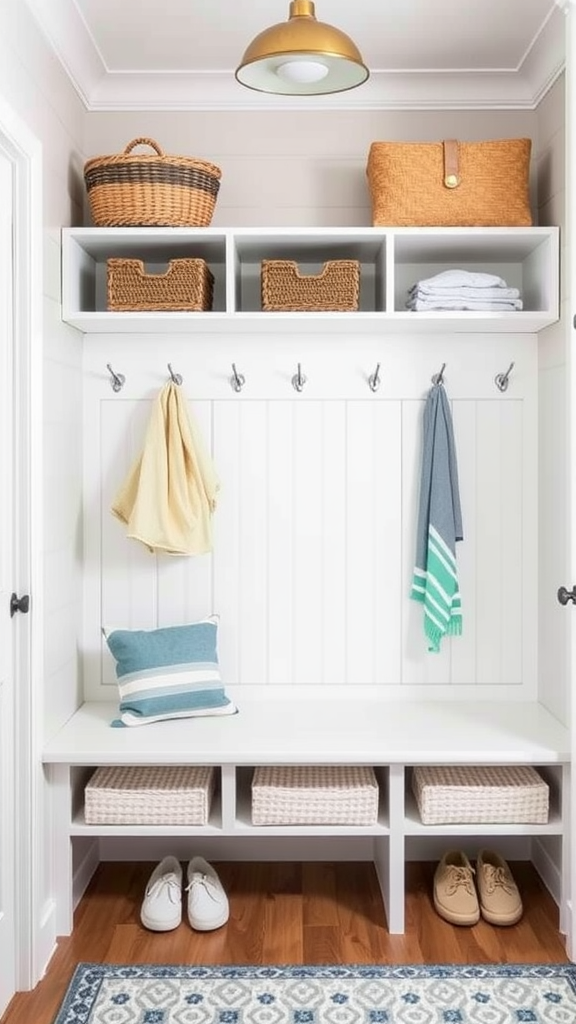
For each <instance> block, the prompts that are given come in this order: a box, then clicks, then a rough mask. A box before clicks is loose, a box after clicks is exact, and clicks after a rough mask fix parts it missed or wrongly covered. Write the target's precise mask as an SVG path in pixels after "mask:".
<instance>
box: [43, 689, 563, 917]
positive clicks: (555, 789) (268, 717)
mask: <svg viewBox="0 0 576 1024" xmlns="http://www.w3.org/2000/svg"><path fill="white" fill-rule="evenodd" d="M238 707H239V711H238V714H236V715H233V716H230V717H225V718H218V717H217V718H198V719H181V720H175V721H168V722H164V723H160V724H157V725H153V726H150V725H147V726H141V727H137V728H127V729H114V728H111V726H110V722H111V721H112V719H113V718H114V717H115V715H116V711H117V708H116V705H114V704H111V703H105V702H91V703H86V704H85V705H84V706H83V707H82V708H81V709H80V710H79V711H78V712H77V713H76V714H75V715H73V717H72V718H71V719H70V720H69V721H68V723H67V724H66V725H64V727H63V728H62V729H61V730H60V732H58V733H57V734H56V735H55V736H54V737H53V738H52V739H51V740H50V741H49V743H48V744H47V745H46V747H45V750H44V762H45V765H46V769H47V771H48V775H49V778H50V779H51V781H52V783H53V789H54V810H55V858H54V862H55V865H56V869H57V872H58V891H59V894H60V898H59V901H58V907H59V933H60V934H69V932H70V930H71V927H72V913H73V909H74V902H75V900H74V882H73V844H74V842H75V840H77V839H78V838H80V837H82V839H83V840H84V843H86V841H87V840H88V838H89V837H92V839H93V840H94V842H95V843H96V845H97V843H98V840H99V839H100V838H105V837H122V836H126V837H131V838H132V840H133V842H134V840H135V837H141V838H142V837H148V838H151V837H155V838H156V839H163V840H165V841H166V842H167V843H168V844H169V845H168V846H167V847H166V849H168V848H170V849H174V845H173V844H174V843H176V841H177V840H178V839H179V840H182V839H184V840H186V841H188V844H189V845H190V840H191V839H192V838H193V839H194V841H195V842H197V841H198V840H199V839H200V837H204V838H205V839H206V840H207V841H208V842H212V843H213V845H212V847H211V849H212V850H213V853H212V854H211V855H212V856H214V857H215V858H216V859H226V853H225V852H224V851H225V849H226V843H227V842H228V843H230V842H233V841H234V840H236V841H237V842H240V843H242V844H245V847H244V849H245V855H244V856H245V859H249V858H250V857H254V858H258V857H259V856H260V855H261V852H260V851H261V844H262V841H263V840H264V839H265V837H282V838H283V840H285V841H286V842H287V843H288V842H289V841H290V838H292V839H295V838H300V840H305V839H308V840H311V839H316V841H322V840H324V841H325V840H326V839H327V840H328V843H327V844H326V846H325V858H324V859H327V860H330V859H332V857H333V845H334V843H335V842H336V841H337V840H340V839H342V838H346V839H348V840H359V839H362V838H363V839H364V842H365V843H366V842H367V843H368V850H369V854H368V857H367V858H364V859H369V860H371V861H372V862H373V863H374V865H375V868H376V872H377V875H378V879H379V882H380V887H381V891H382V898H383V904H384V911H385V918H386V923H387V926H388V929H389V931H390V932H391V933H402V932H403V931H404V901H405V897H404V886H405V862H406V859H407V843H408V842H411V843H414V842H416V843H418V842H420V843H422V842H424V843H426V841H427V840H429V839H430V837H433V838H434V837H436V839H438V838H439V839H440V840H442V841H443V842H444V844H445V846H446V844H448V845H449V846H453V844H454V843H457V844H458V845H460V844H464V843H465V842H467V841H474V840H478V839H479V840H480V845H489V843H490V842H492V841H499V842H501V841H502V839H503V837H508V838H509V837H515V838H516V840H517V841H518V840H520V841H521V840H522V839H523V840H524V841H525V842H526V843H528V844H536V846H535V847H532V846H529V847H528V849H529V853H530V854H531V856H532V858H533V859H535V860H538V859H539V858H540V860H541V861H542V862H543V863H545V862H546V855H545V851H543V850H542V851H540V853H539V850H538V848H537V844H538V842H539V840H542V839H545V838H546V837H560V841H561V842H562V840H563V837H564V835H565V829H566V821H565V808H564V807H563V799H562V798H563V794H566V793H567V791H568V787H567V779H566V775H567V772H568V762H569V736H568V730H567V729H566V728H564V727H563V726H561V725H560V723H559V722H558V721H557V719H556V718H554V716H552V715H550V714H549V713H548V712H547V711H546V710H545V708H543V706H542V705H539V704H537V703H535V702H505V701H503V702H497V701H476V702H462V701H457V700H455V701H443V702H438V701H418V702H405V703H400V702H394V703H390V702H387V701H385V700H375V699H363V698H362V697H358V698H356V699H353V698H351V697H350V696H348V697H342V696H341V697H340V698H335V699H333V700H327V699H324V700H318V699H308V698H302V699H300V700H298V699H290V698H288V699H287V698H286V697H285V696H283V697H278V696H270V695H262V696H261V697H259V698H258V699H254V698H245V699H243V698H241V697H240V698H238ZM446 763H449V764H477V763H481V764H492V765H505V764H530V765H533V766H536V767H537V768H538V769H539V770H540V771H541V773H542V774H543V776H544V777H545V779H546V781H547V782H548V784H549V786H550V815H549V820H548V822H547V824H533V825H531V824H525V825H518V824H510V825H507V824H493V825H487V824H483V825H470V824H466V825H465V824H462V825H454V824H451V825H434V826H427V825H423V824H422V822H421V821H420V819H419V816H418V812H417V810H416V808H415V804H414V799H413V797H412V795H411V792H410V771H411V769H412V768H413V767H414V766H415V765H419V764H446ZM108 764H114V765H150V764H154V765H157V764H203V765H213V766H215V767H216V769H217V771H216V774H217V779H218V786H217V796H216V798H215V800H214V802H213V805H212V811H211V814H210V819H209V822H208V824H207V825H204V826H190V827H186V826H182V825H178V826H170V825H126V826H121V825H87V824H86V822H85V819H84V811H83V787H84V785H85V783H86V781H87V779H88V778H89V776H90V774H91V772H92V770H93V769H94V768H95V767H97V766H99V765H108ZM266 764H281V765H289V764H317V765H322V764H325V765H330V764H356V765H370V766H372V767H373V768H374V769H375V773H376V776H377V779H378V784H379V790H380V799H379V812H378V818H377V821H376V823H375V824H374V825H369V826H360V825H348V826H347V825H333V826H331V825H274V826H253V825H252V824H251V813H250V783H251V777H252V769H253V768H254V767H256V766H257V765H266ZM170 843H172V845H170ZM214 844H215V845H214ZM218 851H220V853H219V852H218ZM134 856H136V854H134ZM239 856H240V858H241V857H242V853H240V855H239ZM96 858H97V859H98V855H97V854H96ZM353 859H356V858H355V857H354V856H353ZM564 860H566V858H565V859H564ZM565 870H566V867H565V866H564V867H563V869H562V872H565ZM544 873H545V871H544ZM547 882H548V884H549V885H550V888H551V889H552V890H555V891H556V896H557V898H558V901H559V904H560V907H561V908H563V907H565V904H566V898H567V888H566V880H565V878H563V877H550V878H548V879H547ZM561 918H562V910H561Z"/></svg>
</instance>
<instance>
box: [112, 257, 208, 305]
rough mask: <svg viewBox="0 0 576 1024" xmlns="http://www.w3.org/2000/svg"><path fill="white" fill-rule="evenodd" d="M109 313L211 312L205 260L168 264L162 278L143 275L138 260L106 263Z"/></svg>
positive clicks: (143, 270)
mask: <svg viewBox="0 0 576 1024" xmlns="http://www.w3.org/2000/svg"><path fill="white" fill-rule="evenodd" d="M107 285H108V309H110V310H116V311H118V310H124V311H126V310H138V309H141V310H155V309H156V310H158V309H163V310H206V309H212V296H213V292H214V277H213V274H212V272H211V270H210V269H209V268H208V266H207V264H206V261H205V260H200V259H178V260H170V263H169V265H168V270H166V272H165V273H163V274H147V273H146V271H145V269H144V263H143V262H142V260H131V259H109V260H108V261H107Z"/></svg>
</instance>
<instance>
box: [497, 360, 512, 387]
mask: <svg viewBox="0 0 576 1024" xmlns="http://www.w3.org/2000/svg"><path fill="white" fill-rule="evenodd" d="M513 369H514V363H510V366H509V367H508V369H507V370H506V373H497V374H496V376H495V377H494V383H495V385H496V387H497V388H498V390H499V391H506V390H507V388H508V378H509V376H510V374H511V373H512V370H513Z"/></svg>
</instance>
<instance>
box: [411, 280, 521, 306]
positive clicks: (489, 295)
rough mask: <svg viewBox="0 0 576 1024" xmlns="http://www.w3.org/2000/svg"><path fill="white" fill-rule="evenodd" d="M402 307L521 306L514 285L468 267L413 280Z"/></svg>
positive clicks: (518, 294) (518, 293)
mask: <svg viewBox="0 0 576 1024" xmlns="http://www.w3.org/2000/svg"><path fill="white" fill-rule="evenodd" d="M406 309H412V310H415V311H416V312H418V311H420V310H426V309H475V310H481V309H489V310H494V311H500V312H506V311H514V310H519V309H522V299H521V298H520V292H519V291H518V288H509V287H508V285H507V284H506V281H505V280H504V278H502V277H498V276H497V275H496V274H484V273H482V272H480V271H470V270H444V271H442V273H440V274H436V275H435V276H434V277H428V278H425V279H424V280H422V281H417V282H416V284H413V285H412V287H411V288H410V289H409V291H408V299H407V302H406Z"/></svg>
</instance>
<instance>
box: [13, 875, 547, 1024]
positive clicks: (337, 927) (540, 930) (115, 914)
mask: <svg viewBox="0 0 576 1024" xmlns="http://www.w3.org/2000/svg"><path fill="white" fill-rule="evenodd" d="M215 866H216V867H217V868H218V871H219V874H220V878H221V879H222V882H223V884H224V886H225V888H226V891H227V893H228V895H229V898H230V920H229V922H228V924H227V925H225V926H224V927H223V928H220V929H218V930H217V931H215V932H208V933H206V932H204V933H200V932H194V931H192V930H191V928H190V926H189V925H188V922H187V919H186V915H185V914H184V918H183V921H182V924H181V925H180V927H179V928H177V929H176V930H175V931H173V932H166V933H164V934H155V933H152V932H148V931H146V930H145V929H144V928H143V927H142V926H141V924H140V921H139V910H140V903H141V899H142V895H143V891H144V887H145V885H146V881H147V879H148V876H149V874H150V872H151V870H152V868H153V867H154V865H153V864H125V863H122V864H102V865H100V868H99V869H98V871H97V873H96V875H95V876H94V878H93V880H92V883H91V885H90V887H89V889H88V891H87V893H86V895H85V896H84V898H83V900H82V902H81V904H80V906H79V907H78V910H77V912H76V915H75V923H74V932H73V934H72V935H71V936H70V938H66V939H62V940H61V941H60V942H59V944H58V949H57V951H56V952H55V954H54V956H53V958H52V961H51V963H50V966H49V969H48V971H47V973H46V976H45V978H44V979H43V980H42V981H41V982H40V983H39V984H38V985H37V986H36V988H35V990H34V991H33V992H28V993H20V994H18V995H17V996H16V997H15V998H14V999H13V1001H12V1003H11V1004H10V1006H9V1007H8V1010H7V1012H6V1014H5V1015H4V1017H3V1018H2V1021H1V1024H51V1022H52V1021H53V1020H54V1017H55V1015H56V1012H57V1010H58V1007H59V1005H60V1003H61V1001H62V998H63V995H64V992H65V990H66V987H67V985H68V982H69V980H70V977H71V975H72V972H73V970H74V967H75V965H76V964H77V963H78V962H79V961H89V962H102V961H107V962H109V963H173V964H186V963H193V964H327V963H332V964H338V963H342V964H386V963H394V964H409V963H560V962H567V957H566V953H565V949H564V944H563V941H562V937H561V936H560V934H559V932H558V911H557V907H556V905H555V903H554V901H553V900H552V898H551V897H550V896H549V894H548V893H547V891H546V890H545V889H544V888H543V886H542V884H541V882H540V881H539V879H538V876H537V875H536V873H535V872H534V870H533V868H532V867H531V866H530V865H528V864H513V865H511V866H512V869H513V872H514V876H515V878H516V881H517V883H518V886H519V888H520V891H521V893H522V898H523V902H524V916H523V918H522V920H521V921H520V922H519V923H518V924H517V925H514V927H512V928H497V927H494V926H492V925H489V924H486V923H485V922H484V921H480V923H479V924H477V925H475V926H474V927H473V928H457V927H454V926H452V925H450V924H447V923H446V922H445V921H443V920H441V919H440V918H439V917H438V916H437V915H436V913H435V912H434V909H433V906H432V902H431V899H430V893H431V887H432V877H433V872H434V867H435V864H433V863H430V864H411V865H409V866H408V870H407V900H406V910H407V922H406V932H405V934H404V935H389V934H388V931H387V929H386V926H385V924H384V912H383V907H382V901H381V897H380V891H379V888H378V883H377V880H376V875H375V873H374V868H373V865H371V864H350V863H338V864H332V863H329V864H326V863H308V864H244V863H242V864H239V863H226V864H216V865H215Z"/></svg>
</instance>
